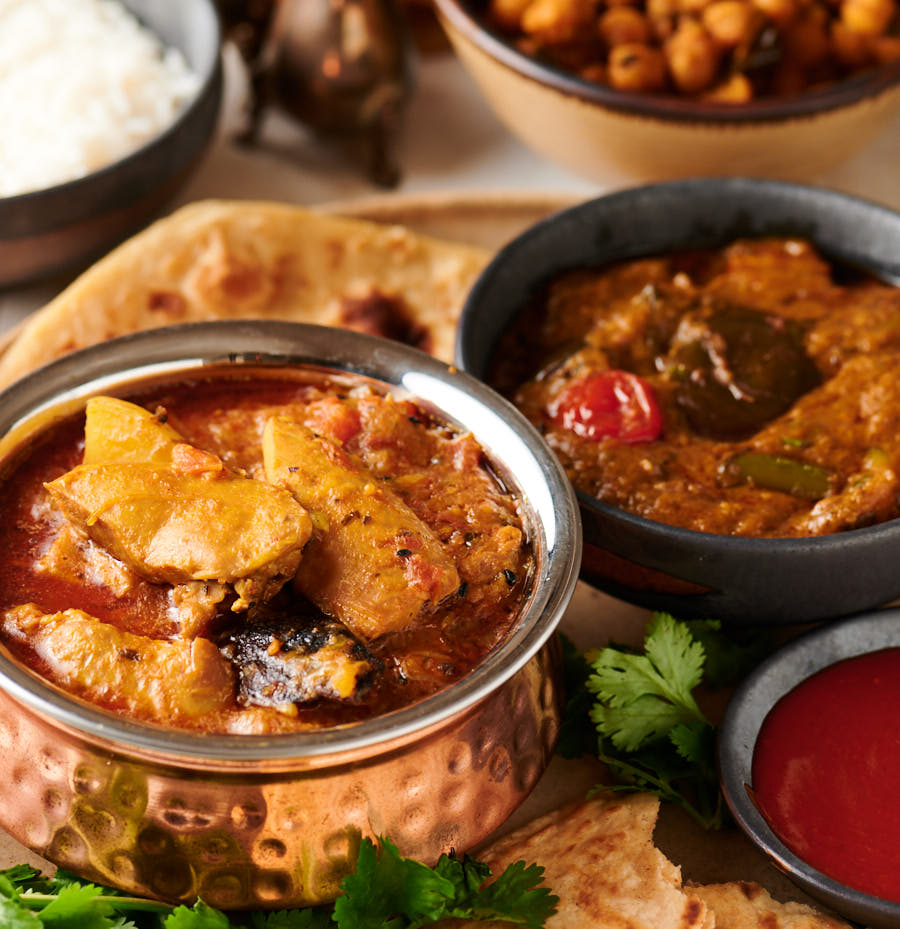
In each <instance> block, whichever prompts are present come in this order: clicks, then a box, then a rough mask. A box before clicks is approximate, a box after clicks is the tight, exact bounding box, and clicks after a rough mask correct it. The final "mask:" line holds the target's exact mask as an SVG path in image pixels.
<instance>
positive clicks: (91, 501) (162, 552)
mask: <svg viewBox="0 0 900 929" xmlns="http://www.w3.org/2000/svg"><path fill="white" fill-rule="evenodd" d="M45 486H46V488H47V491H48V492H49V493H50V496H51V497H52V499H53V502H54V503H56V505H57V506H59V508H60V509H61V510H62V511H63V513H65V515H66V517H67V518H68V519H69V521H70V522H71V523H73V525H75V526H77V527H78V528H79V529H81V530H82V531H83V532H85V533H87V535H89V536H90V537H91V538H92V539H93V540H94V541H95V542H97V543H98V544H100V545H102V546H103V547H104V548H105V549H106V550H107V551H108V552H110V553H111V554H112V555H114V556H115V557H116V558H118V559H119V560H120V561H122V562H124V563H125V564H126V565H128V566H129V567H131V568H132V569H134V570H135V571H137V572H138V574H140V575H142V576H143V577H145V578H147V579H148V580H151V581H155V582H157V583H169V584H184V583H186V582H188V581H202V580H212V581H219V582H220V583H223V584H225V583H227V584H231V585H232V586H233V587H234V589H235V591H236V592H237V593H238V595H239V600H238V602H237V603H236V604H235V605H234V606H233V607H232V609H234V610H241V609H246V608H247V607H248V606H249V604H250V602H252V601H257V600H260V599H265V598H267V597H269V596H272V595H273V594H274V593H276V592H277V591H278V590H280V589H281V587H282V586H283V585H284V583H285V581H286V580H288V579H289V578H291V577H293V575H294V572H295V571H296V570H297V564H298V562H299V561H300V555H301V552H302V549H303V546H304V545H305V544H306V541H307V539H308V538H309V535H310V532H311V530H312V524H311V522H310V518H309V515H308V514H307V513H306V511H305V510H304V509H303V508H302V507H301V506H299V505H298V504H297V502H296V501H295V500H294V499H293V498H292V497H291V495H290V494H289V493H286V492H285V491H283V490H280V489H278V488H275V487H270V486H269V485H268V484H264V483H262V482H261V481H254V480H250V479H249V478H244V477H238V476H235V475H232V474H230V473H229V472H227V471H224V470H223V471H221V472H220V473H219V474H217V475H216V476H214V477H212V478H210V477H207V476H202V477H197V476H195V475H194V474H183V473H181V472H179V471H176V470H174V469H173V468H166V467H160V466H158V465H153V464H143V463H130V464H128V463H123V464H98V465H79V466H78V467H76V468H73V469H72V470H71V471H69V472H68V473H66V474H64V475H63V476H62V477H60V478H57V479H56V480H55V481H53V482H52V483H50V484H46V485H45Z"/></svg>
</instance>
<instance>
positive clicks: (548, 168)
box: [0, 55, 900, 899]
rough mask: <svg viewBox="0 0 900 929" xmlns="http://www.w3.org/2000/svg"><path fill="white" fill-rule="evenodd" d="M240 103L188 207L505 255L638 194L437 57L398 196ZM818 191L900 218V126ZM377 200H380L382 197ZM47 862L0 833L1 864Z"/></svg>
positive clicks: (419, 100)
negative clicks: (609, 200) (544, 222)
mask: <svg viewBox="0 0 900 929" xmlns="http://www.w3.org/2000/svg"><path fill="white" fill-rule="evenodd" d="M226 65H227V67H226V75H227V81H226V88H227V92H226V103H225V108H224V114H223V115H224V118H223V124H222V128H221V130H220V132H219V136H218V138H217V140H216V141H215V143H214V145H213V147H212V150H211V152H210V154H209V156H208V158H207V159H206V160H205V162H204V163H203V165H202V166H201V168H200V170H199V171H198V172H197V174H196V176H195V177H194V178H193V180H192V181H191V182H190V183H189V185H188V186H187V188H186V189H185V190H184V191H183V192H182V193H181V195H180V196H179V198H178V200H177V202H176V204H175V205H176V206H177V205H180V204H182V203H187V202H189V201H192V200H195V199H200V198H205V197H236V198H244V199H273V200H284V201H288V202H294V203H299V204H304V205H314V204H323V203H326V202H329V201H335V200H340V201H346V202H348V209H350V210H352V211H354V212H356V213H361V214H363V215H368V216H373V217H375V218H381V219H384V220H386V221H394V220H400V221H408V222H410V223H411V225H413V226H414V227H416V228H419V229H420V230H422V231H425V232H429V233H432V234H437V235H444V236H446V237H450V238H454V237H456V238H460V239H465V240H468V241H473V242H477V243H479V244H484V245H488V246H497V245H499V244H501V243H502V242H503V241H505V240H506V239H507V238H509V237H510V236H511V235H513V234H515V233H516V232H517V231H519V229H521V228H524V226H525V225H527V224H528V223H529V222H531V221H533V220H534V219H535V218H537V217H538V216H540V215H542V214H544V213H546V212H548V211H549V210H551V209H553V208H555V207H557V206H559V205H561V204H564V203H565V202H568V201H570V200H575V199H584V198H587V197H591V196H596V195H598V194H601V193H604V192H606V191H608V190H613V189H616V188H621V187H624V186H627V185H628V183H629V179H628V178H627V177H622V176H616V175H610V177H609V178H608V180H606V181H605V182H604V183H603V184H599V185H598V184H595V183H590V182H587V181H585V180H583V179H580V178H577V177H575V176H574V175H571V174H569V173H567V172H565V171H564V170H562V169H560V168H557V167H555V166H553V165H550V164H548V163H547V162H544V161H542V160H541V159H540V158H538V156H536V155H534V154H532V153H531V152H529V151H528V150H526V149H525V148H524V147H523V146H522V145H520V144H519V143H518V142H517V141H516V140H515V139H513V138H512V137H511V136H510V135H509V133H508V132H507V131H506V130H505V129H504V128H503V127H502V126H501V125H500V123H499V122H498V121H497V120H496V119H495V117H494V116H493V115H492V114H491V112H490V111H489V110H488V109H487V107H486V105H485V104H484V103H483V102H482V101H481V99H480V97H479V96H478V93H477V91H476V90H475V88H474V86H473V85H472V84H471V83H470V81H469V79H468V77H467V76H466V75H465V74H464V73H463V71H462V69H461V68H460V66H459V65H458V64H457V63H456V61H455V60H454V59H453V58H452V57H451V56H449V55H444V56H438V57H435V58H430V59H428V60H426V61H425V62H423V64H422V66H421V68H420V71H419V85H418V90H417V93H416V96H415V98H414V100H413V103H412V105H411V107H410V110H409V113H408V121H407V128H406V130H405V133H404V135H403V137H402V140H401V158H402V161H403V164H404V167H405V170H406V175H405V179H404V181H403V183H402V185H401V186H400V188H399V189H398V191H397V192H396V194H395V195H394V198H393V199H388V200H385V199H384V195H379V194H378V192H377V191H376V190H374V189H373V188H372V187H371V186H370V185H369V184H368V183H367V182H366V181H365V180H364V179H363V178H362V177H360V176H359V174H358V172H357V171H356V169H355V168H354V167H353V166H352V165H349V164H347V163H346V162H345V161H343V160H342V159H341V157H340V156H339V155H337V154H336V153H335V152H334V151H332V150H331V149H329V148H327V147H325V146H322V145H321V144H319V143H317V142H315V141H314V140H312V139H311V138H309V137H308V136H306V135H304V134H303V133H302V132H301V131H300V130H299V129H297V127H296V126H294V125H293V124H291V123H289V122H288V121H286V120H285V119H283V118H281V117H279V116H277V115H273V116H271V117H269V118H268V120H267V122H266V125H265V129H264V135H265V138H266V140H267V142H266V146H265V147H264V148H263V149H261V150H258V151H251V152H248V151H246V150H242V149H239V148H236V147H235V146H233V144H232V143H231V141H230V128H231V127H233V125H234V124H235V120H236V118H237V115H238V113H239V108H240V106H241V102H242V98H243V74H242V72H241V71H240V68H239V67H238V65H237V62H236V60H235V59H234V57H233V56H231V55H227V56H226ZM809 181H810V182H811V183H816V184H820V185H822V186H828V187H833V188H835V189H840V190H844V191H847V192H850V193H854V194H857V195H860V196H864V197H866V198H868V199H872V200H877V201H880V202H881V203H883V204H885V205H888V206H891V207H894V208H897V209H900V118H897V119H895V120H893V121H892V122H891V124H890V125H887V126H885V130H884V133H883V134H882V135H881V136H880V137H879V138H878V139H877V140H876V142H875V143H874V144H873V145H871V146H870V147H869V148H868V149H867V150H866V151H865V152H863V153H862V154H860V155H859V156H858V157H856V158H855V159H854V160H853V161H851V162H848V163H847V164H845V165H844V166H843V167H841V168H840V169H838V170H836V171H833V172H831V173H829V174H828V175H825V176H817V177H810V178H809ZM373 197H374V200H373V199H372V198H373ZM67 280H68V278H59V279H56V280H51V281H46V282H43V283H40V284H37V285H32V286H29V287H25V288H19V289H14V290H9V291H6V292H0V334H2V333H3V332H6V331H8V330H10V329H11V328H12V327H14V326H15V325H17V324H18V323H20V322H21V320H22V319H24V318H25V317H26V316H27V314H28V313H29V312H31V311H32V310H34V309H36V308H37V307H39V306H41V305H42V304H43V303H44V302H46V301H47V300H48V299H50V298H51V297H52V296H54V295H55V294H56V293H58V292H59V290H60V289H62V287H63V286H65V284H66V283H67ZM646 616H647V614H646V613H645V612H644V611H642V610H639V609H637V608H635V607H632V606H629V605H627V604H624V603H622V602H620V601H617V600H614V599H612V598H610V597H607V596H605V595H604V594H601V593H599V592H597V591H595V590H593V589H591V588H589V587H587V586H586V585H583V584H579V587H578V589H577V591H576V595H575V598H574V600H573V603H572V605H571V607H570V609H569V610H568V612H567V614H566V616H565V618H564V620H563V626H562V627H563V629H564V630H565V631H566V632H567V633H568V634H569V635H570V636H572V637H573V638H574V639H575V641H576V643H577V644H578V645H580V646H581V647H584V648H587V647H591V646H597V645H602V644H604V643H605V642H606V641H607V640H608V639H609V638H615V639H617V640H620V641H621V640H625V641H627V640H631V641H635V642H636V641H638V640H639V639H640V635H641V630H642V628H643V624H644V622H645V621H646ZM598 773H599V763H596V764H594V763H591V762H589V761H583V762H571V761H564V760H562V759H555V760H554V761H553V763H552V764H551V766H550V768H549V770H548V771H547V772H546V774H545V775H544V777H543V778H542V780H541V781H540V783H539V784H538V786H537V788H536V789H535V791H534V793H533V794H532V796H531V797H530V798H529V799H528V801H527V802H526V803H525V805H524V806H523V807H522V808H521V809H520V810H519V811H517V812H516V814H515V815H514V816H513V818H512V819H511V820H510V821H509V823H508V824H507V825H506V826H505V827H504V830H502V831H505V830H506V829H508V828H511V827H513V826H514V825H516V824H519V823H521V822H524V821H526V820H527V819H529V818H531V817H532V816H534V815H538V814H539V813H541V812H544V811H546V810H548V809H550V808H552V807H554V806H557V805H559V804H560V803H562V802H565V801H566V800H569V799H575V798H577V797H580V796H583V794H584V791H585V790H586V789H587V788H588V787H590V786H592V785H593V784H594V783H595V782H596V778H597V775H598ZM657 841H658V843H659V845H660V847H661V848H662V849H663V850H664V851H665V852H666V853H667V854H668V855H669V856H670V857H671V858H672V859H673V860H674V861H675V862H676V863H678V864H680V865H681V866H682V869H683V873H684V876H685V877H686V878H689V879H693V880H697V881H703V882H708V881H719V880H736V879H742V880H759V881H760V882H761V883H763V884H764V885H765V886H767V887H768V888H769V889H770V890H771V891H772V892H773V893H774V894H775V895H776V896H778V897H780V898H781V899H789V898H790V899H804V897H803V895H802V894H801V893H800V892H799V891H798V890H797V889H796V888H794V887H793V885H791V884H790V883H789V882H788V881H787V880H786V879H785V878H784V877H783V876H782V875H781V874H779V873H778V872H776V871H775V870H774V869H773V868H772V867H771V866H769V865H768V863H767V862H766V861H765V860H764V859H763V858H762V857H761V856H760V855H758V854H757V853H756V852H755V851H754V850H753V849H752V848H751V847H750V845H749V843H748V842H747V841H746V840H745V839H744V838H743V837H742V835H741V834H740V833H738V832H737V831H736V830H731V831H726V832H723V833H721V834H718V835H709V834H706V833H703V832H702V831H701V830H699V828H698V827H695V826H694V825H693V824H692V823H691V822H690V821H689V820H688V819H687V817H686V816H682V815H681V814H680V813H679V811H677V810H675V809H668V810H664V811H663V814H662V816H661V819H660V824H659V827H658V829H657ZM19 861H30V862H33V863H40V859H38V858H36V857H35V856H34V855H32V854H30V853H29V852H28V851H27V850H26V849H24V848H23V847H22V846H20V845H19V844H18V843H17V842H15V841H14V840H13V839H11V838H10V837H9V836H7V835H5V834H4V833H2V832H0V867H6V866H8V865H11V864H13V863H16V862H19Z"/></svg>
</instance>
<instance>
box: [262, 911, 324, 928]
mask: <svg viewBox="0 0 900 929" xmlns="http://www.w3.org/2000/svg"><path fill="white" fill-rule="evenodd" d="M250 924H251V926H252V927H253V929H328V927H329V926H334V923H333V922H332V921H331V914H330V912H328V911H326V910H323V909H313V908H312V907H307V908H305V909H302V910H278V911H276V912H274V913H252V914H251V919H250Z"/></svg>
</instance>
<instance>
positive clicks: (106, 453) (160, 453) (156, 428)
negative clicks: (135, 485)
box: [82, 397, 184, 465]
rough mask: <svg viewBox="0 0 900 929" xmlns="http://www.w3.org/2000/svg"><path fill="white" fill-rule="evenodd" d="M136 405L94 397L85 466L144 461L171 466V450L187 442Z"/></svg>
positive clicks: (87, 411) (89, 409)
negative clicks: (180, 443)
mask: <svg viewBox="0 0 900 929" xmlns="http://www.w3.org/2000/svg"><path fill="white" fill-rule="evenodd" d="M164 415H165V414H163V413H151V412H150V411H149V410H145V409H144V408H143V407H142V406H138V405H137V404H136V403H129V402H128V401H127V400H117V399H116V398H115V397H92V398H91V399H90V400H88V402H87V406H86V407H85V421H84V460H83V461H82V464H86V465H90V464H108V463H109V462H113V461H116V462H125V461H142V462H146V463H150V462H156V463H158V464H169V463H170V462H171V460H172V449H173V448H174V447H175V445H177V444H178V443H179V442H183V441H184V440H183V439H182V438H181V436H180V435H179V434H178V433H177V432H176V431H175V430H174V429H173V428H172V427H171V426H169V425H168V424H167V423H166V422H165V420H164Z"/></svg>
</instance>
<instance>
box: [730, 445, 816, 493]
mask: <svg viewBox="0 0 900 929" xmlns="http://www.w3.org/2000/svg"><path fill="white" fill-rule="evenodd" d="M728 472H729V473H730V474H732V475H734V476H735V477H736V478H738V479H739V480H741V481H746V482H747V483H751V484H755V485H756V486H757V487H762V488H763V489H765V490H779V491H781V492H782V493H786V494H793V495H794V496H795V497H806V498H807V499H809V500H819V499H821V498H822V497H824V496H825V495H826V494H827V493H828V491H829V490H830V489H831V472H830V471H828V470H827V469H826V468H820V467H818V465H811V464H807V463H806V462H805V461H797V460H796V459H794V458H785V457H782V456H781V455H765V454H762V453H759V452H745V453H743V454H741V455H735V456H734V458H732V459H731V461H730V462H729V463H728Z"/></svg>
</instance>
